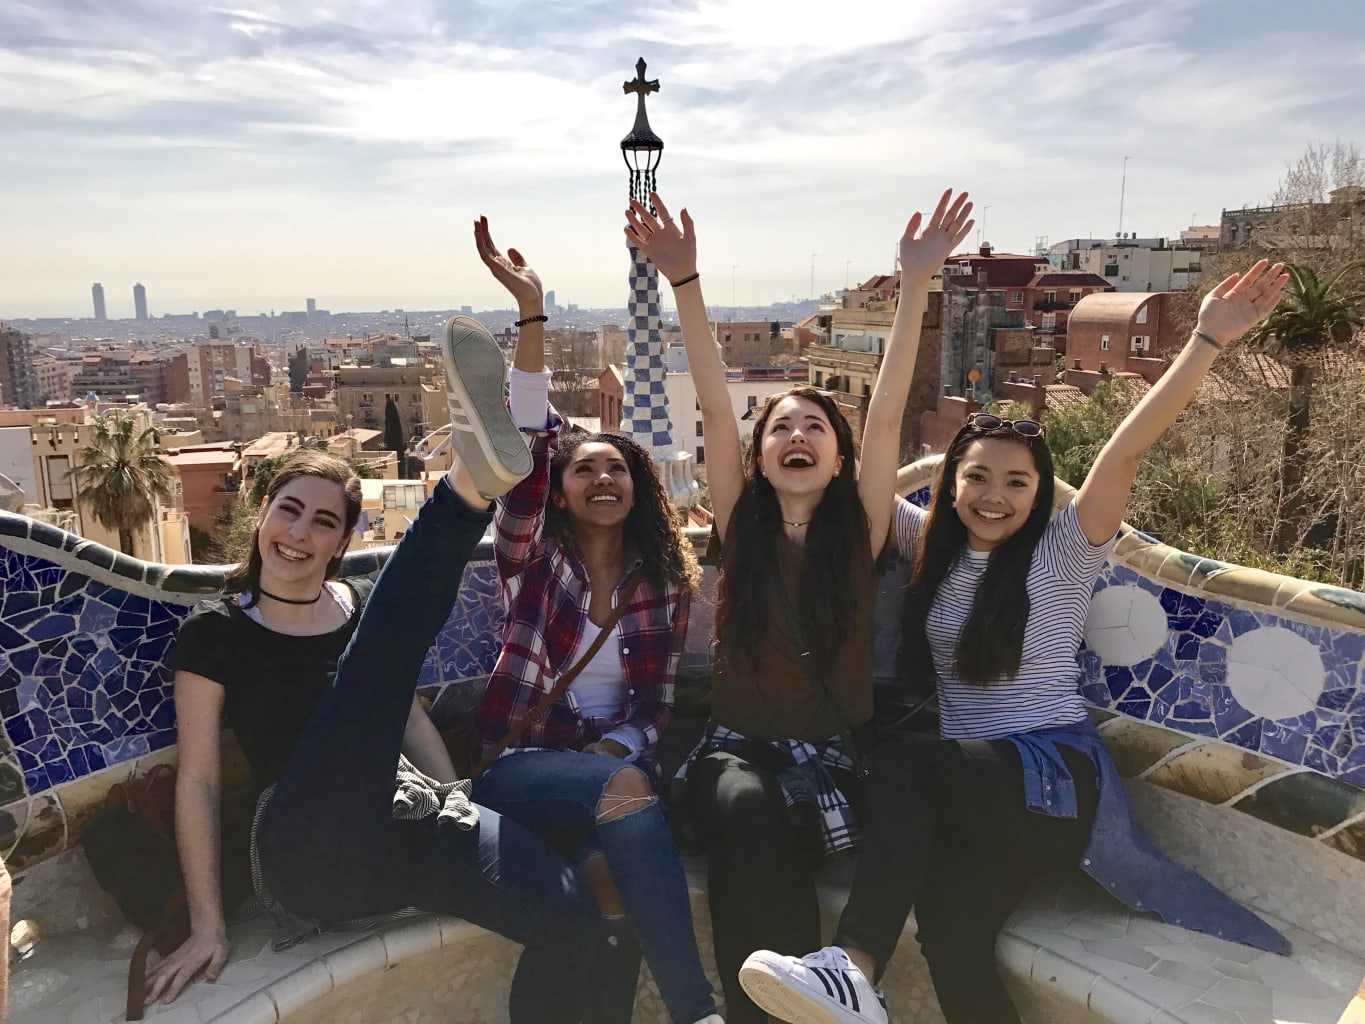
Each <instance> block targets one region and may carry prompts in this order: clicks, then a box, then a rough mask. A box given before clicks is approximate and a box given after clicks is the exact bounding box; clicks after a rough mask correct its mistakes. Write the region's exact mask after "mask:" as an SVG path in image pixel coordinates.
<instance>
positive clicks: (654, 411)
mask: <svg viewBox="0 0 1365 1024" xmlns="http://www.w3.org/2000/svg"><path fill="white" fill-rule="evenodd" d="M658 91H659V80H658V79H657V78H656V79H654V80H653V81H647V80H646V79H645V60H644V58H643V57H641V58H640V59H639V60H638V61H637V62H636V64H635V79H634V80H633V81H629V82H626V83H625V92H626V93H627V95H629V94H630V93H632V92H633V93H635V95H636V108H635V126H634V127H633V128H632V129H631V131H630V134H629V135H627V136H626V137H625V138H624V139H622V140H621V155H622V157H623V158H624V159H625V161H626V167H627V168H628V169H629V171H630V197H631V198H632V199H638V200H639V201H640V202H641V203H643V204H645V206H647V207H649V194H650V193H651V192H652V191H654V188H655V183H656V181H657V177H656V172H657V171H658V167H659V158H660V157H661V156H662V155H663V149H664V142H663V139H661V138H659V137H658V136H657V135H655V134H654V132H653V130H651V128H650V127H649V118H648V116H647V115H646V114H645V96H647V95H648V94H649V93H652V92H658ZM650 211H651V212H653V207H650ZM626 248H627V249H628V250H629V252H630V298H629V300H628V302H629V310H628V312H629V327H628V328H627V331H628V334H629V338H630V341H629V344H628V345H627V348H626V369H625V392H626V393H625V399H624V401H623V402H622V405H621V430H622V432H623V433H625V434H628V435H630V437H631V438H632V439H633V440H635V441H636V442H638V443H639V444H641V445H642V446H643V447H645V448H646V449H647V450H648V451H649V454H650V456H651V457H652V458H653V459H654V463H655V465H657V466H658V467H659V476H660V477H661V479H662V480H663V483H664V488H665V489H666V490H667V491H668V493H669V496H670V497H671V498H672V499H673V502H674V504H676V505H678V506H679V507H680V508H692V507H693V506H694V505H696V503H697V497H698V492H697V483H696V481H695V480H694V479H693V478H692V456H691V454H690V453H687V452H679V451H678V445H677V442H676V441H675V440H674V438H673V421H672V420H671V419H670V418H669V415H668V393H667V391H666V390H665V387H664V381H665V378H666V377H667V373H668V371H667V368H666V367H665V365H664V343H663V333H662V331H661V329H660V328H661V327H662V322H661V320H660V317H659V271H658V268H656V267H655V266H654V264H653V263H651V262H650V261H649V259H648V258H646V256H645V255H644V253H642V252H640V250H639V249H637V248H635V246H633V245H631V244H630V243H629V242H627V243H626Z"/></svg>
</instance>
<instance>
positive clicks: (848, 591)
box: [716, 385, 873, 672]
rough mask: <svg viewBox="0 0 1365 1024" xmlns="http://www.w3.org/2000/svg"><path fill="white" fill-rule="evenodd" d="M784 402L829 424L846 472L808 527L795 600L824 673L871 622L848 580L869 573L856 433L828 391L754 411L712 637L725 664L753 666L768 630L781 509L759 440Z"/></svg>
mask: <svg viewBox="0 0 1365 1024" xmlns="http://www.w3.org/2000/svg"><path fill="white" fill-rule="evenodd" d="M786 398H802V399H805V400H806V401H809V402H812V403H814V404H815V405H817V406H819V407H820V410H821V411H822V412H823V413H824V414H825V416H826V417H827V418H828V419H829V422H830V426H831V427H832V428H833V430H834V436H835V439H836V440H837V442H838V446H839V454H840V455H842V456H843V459H844V461H843V465H842V466H841V467H840V469H839V472H838V473H837V474H836V475H835V477H834V479H832V480H831V481H830V482H829V485H828V486H827V487H826V488H825V493H824V496H823V497H822V498H821V499H820V504H819V505H817V506H816V508H815V511H814V512H813V513H812V515H811V520H810V525H809V526H808V527H807V528H806V544H805V561H804V563H803V568H802V572H801V582H800V584H799V586H798V588H797V593H796V595H795V596H796V609H797V613H798V614H799V615H800V617H801V630H802V633H803V634H804V635H805V639H806V642H807V643H808V644H810V645H811V656H812V657H813V658H814V659H815V666H816V669H817V670H818V671H821V672H828V671H829V670H830V668H831V666H832V665H833V663H834V659H835V657H836V656H837V654H838V651H839V649H840V648H841V647H842V646H843V645H844V643H845V642H847V641H848V639H849V638H850V637H851V636H853V634H854V632H855V627H856V622H857V617H858V616H859V615H871V614H872V609H870V608H859V607H858V602H857V595H856V594H855V593H854V591H853V588H852V587H850V586H849V585H848V580H849V578H850V577H852V578H854V579H859V578H862V576H863V575H864V573H865V572H871V571H873V561H872V541H871V535H870V533H869V526H868V521H867V513H866V511H865V510H864V509H863V503H862V500H861V499H860V498H859V496H858V461H857V456H858V451H857V444H856V442H855V441H854V439H853V428H852V427H850V426H849V423H848V420H847V419H845V418H844V414H843V412H841V411H840V409H839V406H838V404H837V403H836V402H835V400H834V397H833V396H832V395H831V394H830V393H829V392H827V391H820V390H817V389H816V388H812V387H807V386H804V385H803V386H801V387H796V388H792V389H791V390H790V391H783V392H781V393H780V394H776V395H772V396H771V397H769V399H768V400H767V401H766V402H765V403H764V404H763V406H762V407H761V408H760V409H759V410H758V415H757V418H756V419H755V420H754V430H753V438H752V443H751V444H750V445H749V449H748V451H747V452H746V453H745V456H744V476H745V483H744V489H743V490H742V491H741V492H740V495H739V499H738V500H737V501H736V502H735V508H734V511H733V513H731V517H730V522H729V523H728V524H727V525H726V527H725V545H724V547H725V552H726V562H725V564H724V566H723V568H722V570H721V576H720V585H719V595H720V597H719V601H718V604H717V608H716V637H717V639H718V640H719V641H720V645H721V650H722V651H723V652H724V657H725V658H727V659H728V660H730V661H732V662H741V663H747V664H748V667H749V668H750V670H751V671H756V670H758V669H760V668H761V667H762V666H759V665H755V664H753V663H752V662H751V661H750V657H751V652H752V651H753V649H754V641H755V640H756V638H758V637H760V636H762V635H763V634H764V632H765V631H766V630H767V628H768V612H769V610H770V609H771V608H772V607H773V606H774V602H773V597H774V596H775V595H776V593H777V590H776V588H778V587H781V586H782V585H783V584H782V575H781V571H780V560H779V558H778V549H777V544H778V537H779V536H780V535H781V533H782V506H781V505H780V504H779V503H778V498H777V492H776V491H775V490H774V489H773V485H772V483H771V482H770V481H769V480H768V478H767V477H766V476H764V475H763V474H762V473H761V472H759V469H758V459H759V455H760V454H761V453H762V449H763V434H764V431H765V430H766V429H767V426H768V420H769V419H770V418H771V416H772V413H773V409H774V408H776V406H777V404H778V403H779V402H781V401H782V400H783V399H786Z"/></svg>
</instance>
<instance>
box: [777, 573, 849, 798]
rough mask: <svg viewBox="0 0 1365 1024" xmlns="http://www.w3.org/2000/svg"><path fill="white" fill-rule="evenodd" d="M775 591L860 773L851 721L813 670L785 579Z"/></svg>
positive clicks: (821, 694) (813, 677)
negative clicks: (780, 599) (780, 598)
mask: <svg viewBox="0 0 1365 1024" xmlns="http://www.w3.org/2000/svg"><path fill="white" fill-rule="evenodd" d="M777 592H778V594H780V595H781V597H782V611H783V613H784V615H785V616H786V619H787V627H788V628H789V629H790V630H791V631H792V635H793V636H795V637H796V642H797V643H798V644H799V645H800V646H801V647H802V651H801V664H803V665H805V666H806V673H807V674H808V675H809V676H810V677H811V679H813V680H814V681H815V686H816V688H817V689H818V690H819V691H820V697H821V699H822V700H824V702H825V704H826V706H827V707H828V708H829V709H830V710H831V711H833V712H834V718H835V721H836V722H838V723H839V734H840V735H841V736H842V737H843V740H844V745H845V746H846V747H847V748H848V749H847V750H846V751H845V753H847V754H848V756H849V758H850V759H852V761H853V763H854V766H855V768H856V769H857V770H858V772H859V774H861V773H862V758H861V757H860V755H859V752H858V745H857V742H856V740H855V737H854V734H853V723H852V722H850V721H849V720H848V714H847V713H846V712H845V711H844V708H843V705H842V704H840V703H839V701H838V700H836V699H835V697H834V694H832V693H830V690H829V684H828V683H826V682H825V676H824V673H822V672H817V671H816V670H815V661H814V655H813V654H812V653H811V646H810V644H808V643H806V637H805V634H804V632H803V631H802V629H801V616H800V615H799V614H798V613H797V611H796V605H795V604H794V603H793V602H792V596H791V594H790V593H788V592H787V584H786V581H785V580H781V579H779V580H778V586H777Z"/></svg>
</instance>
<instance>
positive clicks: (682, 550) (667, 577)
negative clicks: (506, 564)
mask: <svg viewBox="0 0 1365 1024" xmlns="http://www.w3.org/2000/svg"><path fill="white" fill-rule="evenodd" d="M593 443H597V444H609V445H611V446H612V447H613V448H615V449H616V450H617V451H618V452H620V453H621V458H622V459H624V460H625V463H626V468H627V469H629V470H630V480H631V484H632V485H633V487H634V491H635V501H634V504H632V505H631V508H630V512H628V513H627V514H626V521H625V522H624V523H623V524H622V530H624V532H625V543H626V547H627V549H629V550H630V551H631V553H633V554H634V555H636V556H637V557H638V558H640V559H641V561H642V563H643V564H642V568H643V569H644V573H645V579H647V580H649V582H650V583H652V584H653V585H654V586H656V587H662V586H664V584H665V583H668V582H670V581H671V582H673V583H677V584H679V585H681V586H683V587H687V588H689V589H690V588H695V587H696V585H697V582H698V581H699V580H700V579H701V570H700V569H699V568H698V566H697V556H696V554H695V552H693V550H692V542H691V541H689V540H688V539H687V534H685V533H684V532H683V527H682V516H681V514H680V513H679V512H678V511H677V509H675V508H674V507H673V502H672V501H670V500H669V497H668V492H667V491H665V490H664V485H663V483H662V482H660V480H659V474H658V472H657V471H656V470H655V468H654V460H653V459H651V458H650V457H649V452H647V451H645V450H644V448H642V447H641V446H640V445H638V444H636V443H635V442H634V441H632V440H631V439H630V438H628V437H626V436H625V435H624V434H615V433H608V432H603V433H595V434H590V433H574V434H570V435H568V436H566V437H565V438H564V439H563V440H562V441H561V442H560V445H559V448H558V449H556V450H555V453H554V454H553V455H552V456H550V496H551V497H552V498H553V497H554V495H555V494H556V493H558V492H560V491H562V490H563V489H564V471H565V470H566V469H568V468H569V463H570V462H572V461H573V457H574V454H575V453H576V452H577V451H578V449H579V448H581V447H582V446H583V445H585V444H593ZM545 530H546V532H547V533H549V534H550V536H552V537H554V538H555V539H556V540H557V541H559V543H560V544H561V545H563V546H564V547H566V548H572V547H573V546H574V539H573V521H572V520H571V519H570V518H569V513H568V512H567V511H565V510H564V509H562V508H560V507H559V506H558V505H556V504H555V503H554V502H553V501H547V502H546V503H545Z"/></svg>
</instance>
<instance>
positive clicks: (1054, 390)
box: [1043, 384, 1086, 412]
mask: <svg viewBox="0 0 1365 1024" xmlns="http://www.w3.org/2000/svg"><path fill="white" fill-rule="evenodd" d="M1044 390H1045V392H1046V394H1045V395H1044V397H1043V401H1044V403H1045V408H1047V409H1050V410H1052V411H1053V412H1055V411H1057V410H1058V409H1065V408H1067V407H1069V406H1073V405H1080V404H1081V403H1082V402H1084V401H1086V397H1085V392H1083V391H1082V390H1081V389H1080V388H1078V387H1076V386H1074V385H1072V384H1048V385H1047V386H1046V387H1045V389H1044Z"/></svg>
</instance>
